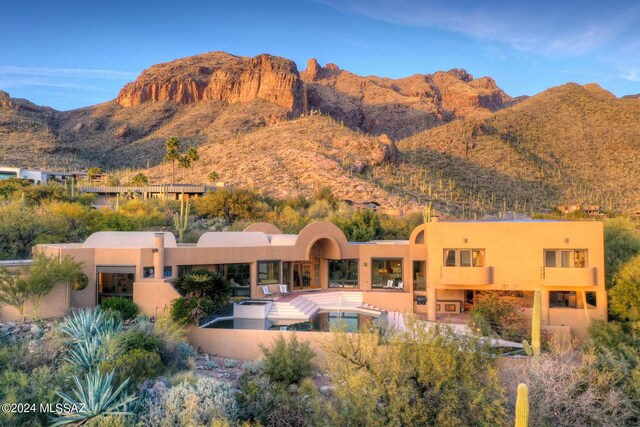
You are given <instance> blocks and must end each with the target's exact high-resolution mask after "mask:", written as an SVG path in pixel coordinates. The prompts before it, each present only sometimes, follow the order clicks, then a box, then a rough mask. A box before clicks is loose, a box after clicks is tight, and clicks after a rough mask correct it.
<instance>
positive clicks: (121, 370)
mask: <svg viewBox="0 0 640 427" xmlns="http://www.w3.org/2000/svg"><path fill="white" fill-rule="evenodd" d="M112 371H113V372H114V373H115V374H114V380H115V381H116V382H123V381H125V380H126V379H127V378H128V379H129V382H130V383H131V385H132V386H133V385H136V384H139V383H141V382H142V381H144V380H146V379H148V378H156V377H158V376H160V375H161V374H162V373H163V372H164V366H163V365H162V360H161V359H160V356H159V355H158V354H157V353H153V352H151V351H147V350H142V349H133V350H131V351H129V352H127V353H125V354H123V355H121V356H119V357H117V358H112V359H109V360H106V361H104V362H102V363H101V364H100V372H102V373H103V374H105V375H106V374H107V373H109V372H112Z"/></svg>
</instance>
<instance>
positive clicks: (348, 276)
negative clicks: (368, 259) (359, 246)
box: [329, 259, 358, 288]
mask: <svg viewBox="0 0 640 427" xmlns="http://www.w3.org/2000/svg"><path fill="white" fill-rule="evenodd" d="M329 287H330V288H357V287H358V260H357V259H339V260H334V259H330V260H329Z"/></svg>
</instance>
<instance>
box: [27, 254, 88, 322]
mask: <svg viewBox="0 0 640 427" xmlns="http://www.w3.org/2000/svg"><path fill="white" fill-rule="evenodd" d="M82 266H83V263H82V262H77V261H75V260H74V259H73V258H72V257H70V256H69V255H65V257H64V258H62V259H59V258H58V257H55V256H52V257H49V256H47V255H45V254H43V253H36V255H35V256H34V257H33V263H32V264H31V267H30V268H29V277H28V278H27V279H26V280H27V290H28V294H29V297H30V298H31V302H32V310H33V317H34V318H36V319H37V318H38V309H39V308H40V304H41V303H42V298H43V297H44V296H45V295H47V294H48V293H50V292H51V291H52V290H53V287H54V286H55V285H56V284H57V283H58V282H66V283H67V285H68V284H69V282H71V281H72V280H73V279H74V278H75V277H77V275H78V274H80V273H82Z"/></svg>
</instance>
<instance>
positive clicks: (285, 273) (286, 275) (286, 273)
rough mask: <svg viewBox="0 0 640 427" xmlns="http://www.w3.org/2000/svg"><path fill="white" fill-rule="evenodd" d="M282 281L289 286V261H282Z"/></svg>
mask: <svg viewBox="0 0 640 427" xmlns="http://www.w3.org/2000/svg"><path fill="white" fill-rule="evenodd" d="M282 283H283V284H285V285H287V287H289V288H291V261H283V262H282Z"/></svg>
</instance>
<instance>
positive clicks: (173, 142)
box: [164, 137, 180, 182]
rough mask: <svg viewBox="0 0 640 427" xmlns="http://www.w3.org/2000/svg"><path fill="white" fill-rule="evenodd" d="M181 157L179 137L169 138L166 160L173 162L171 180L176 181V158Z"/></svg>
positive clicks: (166, 147) (166, 146)
mask: <svg viewBox="0 0 640 427" xmlns="http://www.w3.org/2000/svg"><path fill="white" fill-rule="evenodd" d="M179 159H180V141H178V138H174V137H171V138H169V139H167V142H166V144H165V155H164V160H165V162H171V181H172V182H175V180H176V174H175V165H176V160H179Z"/></svg>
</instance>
